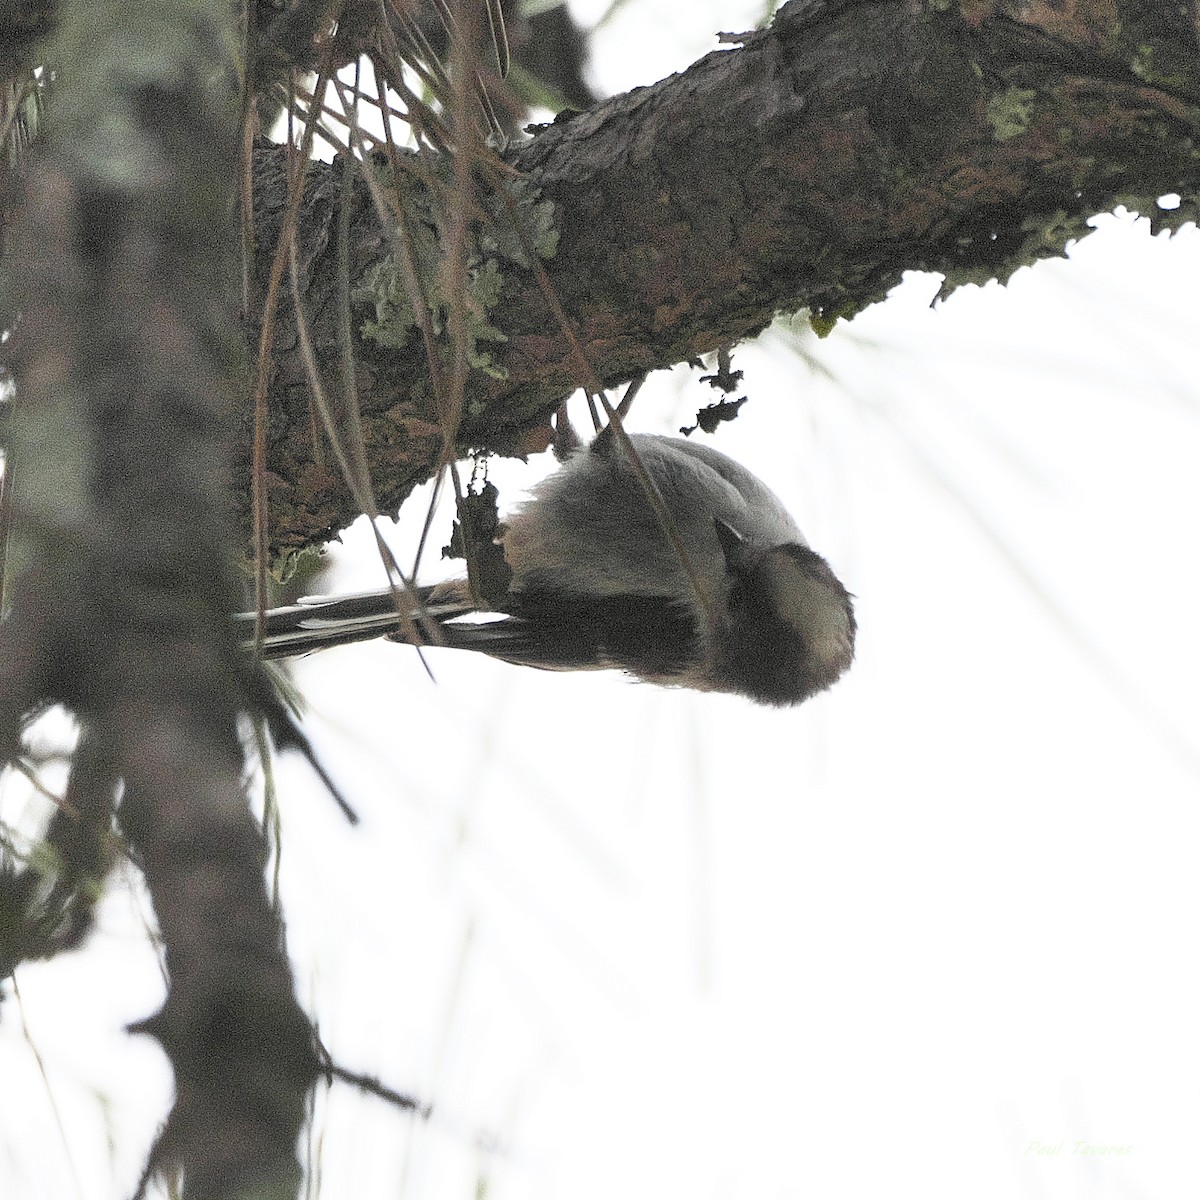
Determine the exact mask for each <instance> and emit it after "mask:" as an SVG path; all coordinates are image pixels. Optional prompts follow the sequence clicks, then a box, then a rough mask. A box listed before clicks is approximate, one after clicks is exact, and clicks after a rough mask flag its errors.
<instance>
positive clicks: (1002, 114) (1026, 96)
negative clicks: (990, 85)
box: [987, 87, 1037, 142]
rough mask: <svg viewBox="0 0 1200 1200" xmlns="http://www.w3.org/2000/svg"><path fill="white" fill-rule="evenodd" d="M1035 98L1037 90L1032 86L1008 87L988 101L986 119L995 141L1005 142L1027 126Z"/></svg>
mask: <svg viewBox="0 0 1200 1200" xmlns="http://www.w3.org/2000/svg"><path fill="white" fill-rule="evenodd" d="M1036 99H1037V92H1035V91H1033V89H1032V88H1019V87H1010V88H1005V89H1004V91H1002V92H997V93H996V94H995V95H994V96H993V97H992V98H991V99H990V100H989V101H988V105H987V119H988V124H989V125H990V126H991V127H992V133H993V134H994V135H995V138H996V141H998V142H1007V141H1008V140H1009V139H1010V138H1015V137H1019V136H1020V135H1021V134H1022V133H1024V132H1025V130H1026V129H1028V128H1029V124H1030V122H1031V121H1032V119H1033V104H1034V101H1035V100H1036Z"/></svg>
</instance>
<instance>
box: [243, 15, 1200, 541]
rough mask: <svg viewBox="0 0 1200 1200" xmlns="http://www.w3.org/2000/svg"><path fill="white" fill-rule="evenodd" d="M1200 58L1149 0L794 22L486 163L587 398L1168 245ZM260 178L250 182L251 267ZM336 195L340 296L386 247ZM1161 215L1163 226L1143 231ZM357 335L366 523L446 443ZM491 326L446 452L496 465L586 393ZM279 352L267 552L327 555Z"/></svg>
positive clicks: (318, 482)
mask: <svg viewBox="0 0 1200 1200" xmlns="http://www.w3.org/2000/svg"><path fill="white" fill-rule="evenodd" d="M1198 49H1200V46H1198V33H1197V18H1196V10H1195V9H1194V8H1193V7H1191V6H1188V7H1184V6H1177V5H1174V4H1168V3H1166V2H1165V0H1156V3H1153V4H1147V3H1144V2H1141V3H1138V2H1133V0H1079V2H1077V3H1073V4H1071V5H1068V6H1063V5H1058V4H1050V3H1017V2H1016V0H1012V2H1009V3H1002V4H998V3H987V2H982V3H981V2H979V0H963V3H962V4H961V5H959V4H952V3H949V2H948V0H943V2H941V3H929V4H920V3H916V2H914V0H899V2H898V0H792V3H789V4H787V5H785V6H784V7H783V8H782V9H781V10H780V12H779V14H778V15H777V17H776V19H775V21H774V23H773V25H772V26H771V28H770V29H769V30H767V31H764V32H761V33H752V34H746V35H741V36H739V37H735V38H731V39H730V49H728V50H725V51H721V52H717V53H713V54H710V55H708V56H707V57H705V58H704V59H702V60H701V61H700V62H698V63H696V64H695V65H694V66H693V67H691V68H690V69H689V70H687V71H685V72H683V73H682V74H679V75H675V76H672V77H671V78H669V79H666V80H664V81H662V82H661V83H659V84H657V85H655V86H653V87H647V88H638V89H635V90H634V91H632V92H630V93H628V94H627V95H623V96H618V97H615V98H613V99H611V100H609V101H607V102H606V103H604V104H601V105H599V106H598V107H596V108H594V109H592V110H590V111H588V112H585V113H580V114H575V115H571V116H567V117H565V118H562V119H560V120H558V121H556V122H555V123H554V124H552V125H549V126H546V127H542V128H540V129H537V130H535V131H534V133H533V136H532V138H531V139H530V140H529V141H527V142H526V143H524V144H522V145H520V146H518V147H516V148H515V149H514V150H513V151H511V152H510V154H509V155H508V158H509V161H510V162H511V163H512V164H513V165H514V166H516V167H517V168H519V169H520V170H521V171H524V172H526V173H527V174H528V175H529V177H530V178H531V179H532V180H534V181H535V182H536V184H537V186H538V187H539V188H540V189H541V194H542V196H543V197H545V198H548V199H550V200H552V201H553V203H554V206H555V220H556V223H557V228H558V231H559V241H558V247H557V253H556V254H555V255H554V256H553V257H552V258H550V259H547V260H546V261H545V262H544V263H543V266H544V267H545V270H546V273H547V274H548V276H549V279H550V282H551V284H552V286H553V288H554V290H555V292H556V293H557V295H558V297H559V299H560V301H561V304H562V307H563V309H564V311H565V313H566V314H567V316H568V319H569V321H570V324H571V327H572V328H573V330H574V333H575V335H576V337H577V338H578V340H579V343H580V344H581V345H582V348H583V351H584V354H585V356H586V359H587V361H588V363H589V364H590V372H591V373H594V376H595V378H596V379H598V380H599V381H600V382H602V383H604V384H606V385H608V384H614V383H617V382H619V381H621V380H624V379H627V378H630V377H631V376H633V375H634V374H636V373H639V372H642V371H645V370H648V369H654V368H657V367H664V366H668V365H671V364H673V363H676V362H679V361H682V360H686V359H689V358H693V357H695V356H697V355H700V354H703V353H705V352H707V351H711V350H713V349H715V348H717V347H720V346H723V345H727V344H729V343H732V342H736V341H737V340H739V339H741V338H745V337H747V336H751V335H753V334H755V333H757V332H758V331H760V330H761V329H763V328H764V327H765V326H766V325H767V324H768V323H769V322H770V320H771V319H772V317H773V316H774V315H775V314H776V313H777V312H780V311H783V312H793V311H796V310H798V309H801V308H805V307H807V308H808V309H809V310H811V313H812V315H813V318H814V322H815V323H816V324H817V325H818V327H819V328H824V327H827V326H828V324H829V323H831V322H833V321H834V320H836V319H837V318H838V317H840V316H848V315H851V314H853V313H854V312H856V311H858V310H859V309H861V308H862V307H863V306H865V305H866V304H869V303H871V302H872V301H875V300H878V299H880V298H882V297H883V296H884V295H885V294H886V292H887V291H888V289H889V288H890V287H892V286H893V285H894V284H895V283H897V282H898V281H899V279H900V277H901V275H902V274H903V272H904V271H906V270H911V269H920V270H930V271H940V272H943V273H944V274H945V275H946V278H947V289H949V288H952V287H953V286H955V285H957V284H959V283H961V282H964V281H982V280H985V279H989V278H999V279H1001V280H1004V279H1007V277H1008V276H1009V275H1010V274H1011V273H1012V271H1013V270H1014V269H1015V268H1016V267H1018V266H1020V265H1022V264H1024V263H1028V262H1032V261H1034V260H1036V259H1037V258H1040V257H1046V256H1052V255H1057V254H1061V253H1062V251H1063V248H1064V246H1065V245H1066V243H1067V241H1068V240H1069V239H1071V238H1074V237H1078V236H1080V235H1082V234H1084V233H1086V224H1085V222H1086V220H1087V218H1088V217H1090V216H1092V215H1094V214H1095V213H1097V212H1102V211H1107V210H1110V209H1111V208H1112V207H1113V206H1114V205H1116V204H1117V203H1125V204H1126V205H1128V206H1130V207H1136V208H1137V209H1138V210H1139V211H1141V212H1143V213H1148V214H1151V215H1152V216H1153V217H1154V218H1155V219H1156V220H1157V221H1159V222H1160V223H1164V224H1177V223H1178V222H1179V221H1181V220H1182V219H1184V218H1185V217H1189V216H1191V215H1193V213H1194V197H1195V196H1196V195H1197V192H1198V188H1197V183H1198V179H1200V154H1198V153H1197V143H1196V134H1197V127H1198V124H1200V108H1198V107H1197V101H1198V99H1200V66H1198V64H1200V55H1198V54H1197V51H1198ZM282 153H283V152H282V151H281V150H277V149H276V150H265V149H264V150H262V151H261V152H260V156H259V161H260V167H261V170H260V175H259V182H258V187H259V191H258V194H257V196H256V216H257V218H258V228H259V233H260V245H261V246H264V247H268V248H269V247H271V246H273V244H274V238H275V236H276V230H277V225H278V212H279V210H280V206H281V204H282V200H281V198H280V192H279V189H278V182H279V180H280V178H281V171H280V168H279V166H278V163H277V162H273V161H272V160H273V158H278V156H280V155H282ZM342 179H343V171H342V168H341V166H340V165H339V164H338V163H336V162H335V163H334V164H333V165H326V164H313V165H312V167H311V168H310V176H309V184H308V190H307V194H306V196H305V200H304V207H303V210H302V215H301V222H300V224H301V229H302V231H303V232H302V239H303V242H302V244H303V247H304V254H303V258H304V269H303V275H304V291H305V303H306V306H307V308H308V310H309V318H310V320H312V321H313V323H314V334H315V338H316V342H317V354H318V358H319V360H320V361H322V362H324V363H334V362H336V360H337V355H338V351H337V346H336V338H335V326H336V302H335V293H336V289H335V286H334V277H335V274H336V261H337V256H336V253H335V250H334V246H335V238H334V236H333V225H334V221H335V217H336V211H337V204H338V202H339V197H340V196H341V194H342V193H341V187H342ZM350 192H351V196H350V201H349V202H350V203H351V206H352V210H353V219H352V224H351V255H350V257H351V269H352V273H353V277H354V279H355V280H358V279H361V278H362V275H363V273H364V272H365V271H368V270H369V269H370V268H371V266H372V265H373V264H375V263H377V262H378V261H379V260H380V259H381V258H382V257H385V256H386V255H387V253H388V252H389V242H388V239H387V237H386V235H385V232H384V231H383V230H382V229H381V227H380V223H379V220H378V217H377V215H376V213H375V211H374V210H373V209H372V207H371V205H370V204H369V203H368V202H367V200H366V198H365V195H364V189H363V185H362V183H361V180H356V181H354V182H352V183H351V184H350ZM1171 192H1174V193H1178V194H1179V195H1181V196H1182V197H1183V203H1182V205H1181V207H1180V208H1179V209H1177V210H1175V211H1174V212H1173V213H1164V212H1160V211H1159V209H1158V208H1157V206H1156V204H1155V198H1156V197H1158V196H1161V195H1164V194H1166V193H1171ZM285 307H286V306H285ZM369 315H370V306H369V305H364V304H362V303H358V304H356V305H355V306H354V312H353V317H354V320H353V322H352V324H353V328H354V331H355V335H356V338H357V339H358V340H357V342H356V346H355V352H356V358H357V380H358V385H359V399H360V404H361V408H362V413H363V419H364V432H365V436H366V443H367V455H368V461H369V463H370V466H371V469H372V475H373V480H374V485H375V489H376V493H377V495H378V498H379V501H380V505H381V508H382V509H383V510H384V511H387V510H389V509H390V510H394V509H395V508H396V507H397V506H398V504H399V503H400V502H401V501H402V500H403V498H404V496H405V495H406V494H407V493H408V491H409V490H410V489H411V487H412V486H413V485H414V484H415V483H416V482H418V481H419V480H420V479H422V478H424V477H425V476H426V475H428V473H429V472H430V470H431V469H432V467H433V466H434V465H435V463H436V461H437V457H438V454H439V452H440V450H441V430H440V428H439V426H438V422H437V418H436V416H435V413H434V406H433V404H432V402H431V399H430V382H429V368H428V364H427V362H426V358H425V353H424V349H423V348H422V347H421V345H420V340H419V339H417V338H414V339H412V340H411V342H410V344H408V345H406V346H405V347H404V348H403V349H402V350H400V351H396V350H381V349H380V347H379V346H377V345H375V344H373V343H372V342H371V341H369V340H363V339H361V338H360V337H358V335H359V334H360V332H361V328H362V322H363V321H364V320H365V319H366V317H367V316H369ZM488 320H489V321H490V322H491V323H492V324H494V325H496V326H498V327H499V328H500V329H502V330H503V331H504V332H505V333H506V334H507V337H508V341H507V342H506V343H503V344H493V345H491V346H489V350H490V351H491V353H492V357H493V358H494V360H495V362H496V363H498V364H499V365H500V366H501V367H502V368H503V371H504V372H505V376H504V378H502V379H496V378H492V377H489V376H488V375H487V374H486V373H484V372H483V371H478V370H476V371H473V372H472V373H471V377H470V380H469V387H468V400H469V402H470V404H471V405H472V406H474V407H475V408H476V409H477V413H476V415H475V416H470V417H468V419H466V420H465V421H464V422H463V424H462V427H461V429H460V433H459V439H458V440H459V444H460V446H466V445H470V444H476V445H485V446H491V447H495V448H499V449H501V450H504V449H511V448H512V447H514V446H519V445H521V442H522V437H523V436H529V435H530V434H531V431H534V430H536V429H537V427H538V426H539V425H542V424H543V423H544V421H545V418H546V415H547V413H549V412H550V411H551V410H552V409H553V407H554V405H555V403H556V401H557V400H558V399H559V398H560V397H561V396H563V395H565V394H568V393H570V392H571V391H572V390H573V389H575V388H576V387H578V386H581V385H586V384H587V383H588V382H589V370H588V369H587V368H585V367H584V366H583V365H582V364H581V362H580V360H579V358H578V356H577V355H576V354H575V353H574V352H573V350H572V347H571V344H570V341H569V339H568V338H567V337H566V336H565V335H564V333H563V331H562V329H561V327H560V325H559V323H558V322H557V321H556V318H555V316H554V315H553V311H552V309H551V307H550V305H549V304H548V302H547V298H546V295H545V294H544V291H543V289H542V288H541V286H540V285H539V283H538V280H537V279H536V278H535V276H534V274H533V273H532V272H529V271H522V270H520V269H517V268H513V267H511V265H510V267H509V268H508V269H506V271H505V275H504V288H503V293H502V296H501V299H500V302H499V304H498V306H497V307H495V308H494V309H493V310H491V311H490V312H489V313H488ZM296 341H297V339H296V336H295V332H294V329H293V327H292V323H291V321H290V319H289V318H288V315H287V312H286V311H284V312H283V313H282V314H281V325H280V329H279V332H278V336H277V337H276V340H275V352H276V355H277V359H276V363H275V377H274V384H273V390H272V393H271V400H270V411H271V419H272V425H271V430H270V449H269V459H268V461H269V467H270V472H271V474H270V484H271V537H272V542H273V545H274V546H275V547H276V548H277V549H279V548H289V547H293V548H294V547H297V546H300V545H304V544H308V543H311V542H314V541H320V540H323V539H325V538H327V537H328V536H329V535H330V534H332V533H333V532H335V531H336V530H337V529H338V528H340V527H342V526H343V525H344V524H345V523H346V522H347V521H349V520H350V519H352V518H353V517H354V516H355V515H356V514H357V511H358V510H357V508H356V506H355V505H354V503H353V502H352V500H351V499H350V497H349V495H348V493H347V491H346V489H345V488H344V486H343V485H342V483H341V482H340V480H339V479H338V478H337V477H336V472H335V471H334V470H333V469H331V468H323V467H321V466H320V465H318V461H317V460H316V459H315V457H314V450H313V438H312V436H311V435H310V428H311V419H310V415H309V410H308V405H307V400H306V398H305V397H306V392H307V385H306V383H305V381H304V373H303V370H302V369H301V367H300V365H299V363H298V361H297V357H296ZM247 428H248V425H247ZM246 457H248V453H247V456H246ZM243 478H244V476H243ZM240 503H241V505H242V509H243V512H244V511H245V505H246V499H245V496H242V497H240Z"/></svg>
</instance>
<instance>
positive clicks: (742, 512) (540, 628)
mask: <svg viewBox="0 0 1200 1200" xmlns="http://www.w3.org/2000/svg"><path fill="white" fill-rule="evenodd" d="M631 451H632V453H631ZM498 541H499V543H500V545H501V546H502V548H503V552H504V557H505V559H506V560H507V562H508V565H509V567H510V568H511V571H512V577H511V582H510V584H509V588H508V592H507V594H506V595H505V596H504V597H503V599H502V600H501V601H500V602H499V603H498V604H497V605H496V610H497V611H495V612H494V613H490V614H486V615H487V617H488V619H483V620H480V619H477V616H478V615H479V614H480V611H481V610H480V609H479V608H477V606H476V604H475V603H474V601H473V599H472V596H471V590H470V588H469V586H468V584H467V580H466V579H465V578H459V579H450V580H447V581H446V582H444V583H439V584H435V585H433V586H430V587H420V588H416V589H414V591H415V600H416V602H417V603H416V605H415V606H413V613H414V614H416V613H418V612H419V613H420V619H418V620H414V616H413V615H404V605H403V604H401V605H400V606H399V607H398V604H397V594H396V592H395V591H393V590H380V591H376V592H364V593H358V594H355V595H348V596H334V597H322V596H312V597H305V598H303V599H301V600H300V601H299V602H298V603H296V604H292V605H288V606H286V607H284V608H276V609H269V610H267V611H265V612H264V613H263V614H262V631H263V637H262V640H261V643H260V644H259V645H258V647H257V648H258V652H259V653H260V654H261V655H262V656H263V657H265V658H278V657H286V656H291V655H297V654H305V653H309V652H311V651H314V650H319V649H323V648H326V647H329V646H335V645H342V644H346V643H348V642H354V641H361V640H364V639H367V638H375V637H381V636H382V637H387V638H389V639H391V640H392V641H399V642H407V643H410V644H427V643H430V642H432V643H436V644H442V645H445V646H449V647H453V648H458V649H465V650H474V651H477V652H481V653H484V654H487V655H489V656H491V657H493V658H498V659H502V660H504V661H506V662H510V663H516V664H521V665H525V666H533V667H539V668H542V669H546V670H594V669H604V668H615V669H620V670H623V671H625V672H626V673H627V674H629V675H631V676H633V677H634V678H635V679H638V680H641V681H644V682H649V683H654V684H660V685H665V686H669V687H681V688H691V689H694V690H697V691H701V692H725V693H732V694H735V695H740V696H744V697H746V698H748V699H750V700H751V701H754V702H756V703H759V704H764V705H770V706H775V707H784V706H790V705H796V704H799V703H801V702H802V701H804V700H807V699H808V698H809V697H811V696H813V695H815V694H816V693H818V692H820V691H823V690H824V689H826V688H828V687H829V686H830V685H831V684H833V683H834V682H836V680H837V679H839V678H840V677H841V675H842V674H843V673H844V672H845V671H846V670H847V668H848V667H849V666H850V663H851V661H852V659H853V657H854V642H855V634H856V629H857V626H856V622H855V616H854V605H853V598H852V596H851V594H850V593H849V592H848V591H847V590H846V588H845V587H844V586H843V584H842V583H841V581H840V580H839V579H838V578H837V576H836V575H835V574H834V573H833V571H832V569H831V568H830V566H829V564H828V563H827V562H826V561H825V559H824V558H822V557H821V556H820V555H819V554H818V553H817V552H816V551H814V550H813V549H812V548H811V547H810V546H809V545H808V543H807V541H806V540H805V538H804V536H803V535H802V534H801V532H800V530H799V529H798V528H797V526H796V523H795V522H794V521H793V520H792V517H791V516H790V515H789V513H788V512H787V510H786V508H785V507H784V506H783V504H782V502H781V501H780V500H779V498H778V497H777V496H776V495H775V494H774V493H773V492H772V491H771V490H770V489H769V488H768V487H767V485H766V484H765V483H763V482H762V481H761V480H760V479H758V478H757V476H755V475H754V474H753V473H752V472H750V471H749V470H747V469H746V468H745V467H743V466H741V465H740V464H739V463H737V462H736V461H735V460H733V459H732V458H730V457H728V456H727V455H725V454H723V453H721V452H720V451H718V450H715V449H713V448H711V447H709V446H705V445H701V444H699V443H695V442H692V441H685V440H683V439H681V438H676V437H669V436H665V435H660V434H647V433H637V434H630V435H625V434H623V433H622V434H621V435H620V436H617V435H615V434H614V432H613V426H611V425H609V426H607V427H605V428H604V429H602V430H601V432H600V433H599V434H598V435H597V436H596V437H595V438H594V439H593V440H592V441H591V442H590V443H589V444H588V445H586V446H581V447H579V448H578V449H576V450H575V452H574V453H573V454H571V455H570V457H568V458H567V460H566V461H565V463H563V464H562V465H561V466H560V468H559V469H558V470H557V471H555V472H554V473H553V474H551V475H550V476H548V477H547V478H546V479H545V480H543V481H542V482H541V483H540V484H538V485H537V486H536V487H535V488H534V489H533V491H532V493H531V497H530V499H529V500H527V501H526V502H524V503H523V504H521V505H519V506H518V507H517V509H516V510H515V511H514V512H513V514H512V515H511V516H509V517H508V519H507V521H506V523H505V524H504V525H502V526H501V527H500V530H499V535H498ZM255 618H256V614H254V613H241V614H238V616H237V618H236V620H237V621H238V622H239V623H240V629H241V631H242V637H243V642H244V644H245V645H247V646H250V645H251V644H252V643H253V641H254V639H253V634H252V630H253V626H254V623H255ZM430 623H432V624H430Z"/></svg>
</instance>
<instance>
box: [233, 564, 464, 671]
mask: <svg viewBox="0 0 1200 1200" xmlns="http://www.w3.org/2000/svg"><path fill="white" fill-rule="evenodd" d="M472 611H474V606H473V605H472V604H471V601H470V597H469V595H468V594H467V589H466V585H465V583H463V582H462V581H461V580H450V581H449V582H447V583H440V584H435V585H434V586H432V587H419V588H414V589H412V592H411V593H406V592H403V591H399V590H397V591H394V592H393V591H380V592H359V593H356V594H354V595H349V596H305V597H303V598H302V599H300V600H298V601H297V602H296V603H295V604H288V605H285V606H283V607H281V608H269V609H267V610H266V611H265V612H264V613H263V614H262V628H263V637H262V644H261V657H263V658H292V657H294V656H296V655H300V654H311V653H312V652H313V651H315V650H327V649H329V648H330V647H331V646H346V645H350V644H351V643H353V642H365V641H370V640H371V639H373V638H378V637H391V638H392V639H393V640H395V641H402V642H412V643H414V644H416V645H444V644H445V642H446V638H445V636H444V634H443V632H442V622H443V621H449V620H452V619H453V618H455V617H461V616H463V615H464V614H465V613H468V612H472ZM256 616H257V614H256V613H253V612H243V613H237V614H235V616H234V618H233V619H234V624H235V627H236V629H237V632H238V636H239V638H240V639H241V642H242V646H243V648H244V649H245V650H247V651H249V650H253V649H254V646H255V618H256Z"/></svg>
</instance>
